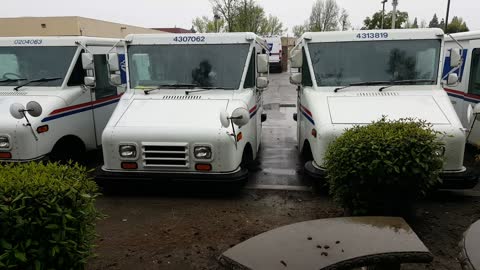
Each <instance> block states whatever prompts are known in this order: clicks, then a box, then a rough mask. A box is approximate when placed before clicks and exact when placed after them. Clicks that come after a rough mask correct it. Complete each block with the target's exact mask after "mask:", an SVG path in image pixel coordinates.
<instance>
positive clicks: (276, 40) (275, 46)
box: [265, 36, 282, 72]
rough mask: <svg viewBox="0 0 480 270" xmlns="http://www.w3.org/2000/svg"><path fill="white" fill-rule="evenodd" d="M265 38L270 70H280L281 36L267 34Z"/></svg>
mask: <svg viewBox="0 0 480 270" xmlns="http://www.w3.org/2000/svg"><path fill="white" fill-rule="evenodd" d="M265 40H266V41H267V44H268V49H269V52H268V54H269V56H268V63H269V65H270V71H277V72H282V37H280V36H267V37H265Z"/></svg>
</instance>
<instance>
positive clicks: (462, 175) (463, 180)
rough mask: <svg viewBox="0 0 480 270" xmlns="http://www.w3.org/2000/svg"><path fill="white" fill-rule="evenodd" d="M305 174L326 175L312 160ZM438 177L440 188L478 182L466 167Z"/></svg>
mask: <svg viewBox="0 0 480 270" xmlns="http://www.w3.org/2000/svg"><path fill="white" fill-rule="evenodd" d="M305 174H306V175H308V176H309V177H311V178H313V179H316V180H319V181H325V180H326V176H327V174H326V172H325V170H322V169H320V168H317V167H316V166H314V165H313V161H308V162H307V163H305ZM440 178H441V179H442V184H441V186H440V187H439V188H441V189H471V188H473V187H475V186H476V185H477V184H478V178H479V175H478V174H477V173H475V172H474V171H473V170H472V169H471V168H467V169H466V170H465V171H462V172H442V173H441V174H440Z"/></svg>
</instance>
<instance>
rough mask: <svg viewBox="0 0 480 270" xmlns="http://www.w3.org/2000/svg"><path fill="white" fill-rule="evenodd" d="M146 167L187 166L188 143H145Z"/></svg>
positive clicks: (144, 156) (143, 154) (144, 157)
mask: <svg viewBox="0 0 480 270" xmlns="http://www.w3.org/2000/svg"><path fill="white" fill-rule="evenodd" d="M142 158H143V161H144V164H143V166H144V167H165V168H187V167H189V166H190V164H189V160H190V158H189V151H188V143H143V146H142Z"/></svg>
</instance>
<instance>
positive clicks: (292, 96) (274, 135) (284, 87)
mask: <svg viewBox="0 0 480 270" xmlns="http://www.w3.org/2000/svg"><path fill="white" fill-rule="evenodd" d="M288 78H289V77H288V73H280V74H279V73H273V74H270V85H269V89H268V90H267V91H265V92H264V101H263V104H264V112H265V113H266V114H267V121H265V122H264V123H263V129H262V144H261V149H260V155H259V158H258V159H257V163H258V167H257V168H256V170H255V169H254V170H253V172H251V174H250V178H249V182H248V184H247V188H253V189H282V190H309V189H310V186H311V185H310V183H308V182H305V181H303V178H302V170H303V162H302V161H300V159H299V154H298V150H297V139H296V137H297V135H296V132H297V131H296V130H297V129H296V125H297V123H296V122H295V121H294V120H293V113H295V112H296V100H297V91H296V90H295V86H293V85H291V84H290V82H289V79H288Z"/></svg>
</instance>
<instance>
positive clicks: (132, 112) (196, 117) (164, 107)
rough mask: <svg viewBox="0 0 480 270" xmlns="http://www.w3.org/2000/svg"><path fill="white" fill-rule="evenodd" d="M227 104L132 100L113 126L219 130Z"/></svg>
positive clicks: (217, 102) (194, 101)
mask: <svg viewBox="0 0 480 270" xmlns="http://www.w3.org/2000/svg"><path fill="white" fill-rule="evenodd" d="M227 105H228V100H211V99H209V100H154V99H153V100H145V99H139V100H134V101H132V102H131V103H130V105H129V106H128V108H126V110H125V112H124V114H123V115H122V117H121V118H120V119H119V120H118V122H117V123H116V126H117V127H170V128H171V127H185V126H192V127H193V126H199V127H203V128H209V127H215V128H218V127H220V126H221V123H220V112H221V111H225V110H226V109H227Z"/></svg>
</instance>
